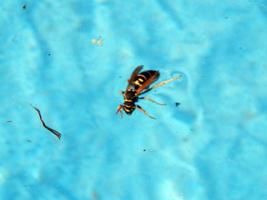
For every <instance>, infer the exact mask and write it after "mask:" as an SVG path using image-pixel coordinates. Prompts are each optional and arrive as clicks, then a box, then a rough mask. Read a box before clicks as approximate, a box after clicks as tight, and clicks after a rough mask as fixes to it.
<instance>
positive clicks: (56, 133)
mask: <svg viewBox="0 0 267 200" xmlns="http://www.w3.org/2000/svg"><path fill="white" fill-rule="evenodd" d="M31 106H32V107H33V109H34V110H36V111H37V113H38V115H39V118H40V120H41V122H42V125H43V127H45V128H46V129H47V130H49V131H50V132H51V133H53V134H54V135H55V136H57V138H58V139H60V138H61V133H59V132H58V131H56V130H54V129H52V128H50V127H48V126H46V124H45V122H44V120H43V118H42V115H41V112H40V110H39V109H38V108H36V107H34V106H33V105H31Z"/></svg>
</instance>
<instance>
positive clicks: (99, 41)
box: [91, 36, 104, 46]
mask: <svg viewBox="0 0 267 200" xmlns="http://www.w3.org/2000/svg"><path fill="white" fill-rule="evenodd" d="M103 41H104V40H103V38H102V37H101V36H99V37H98V38H93V39H92V40H91V43H92V44H93V45H95V46H102V45H103Z"/></svg>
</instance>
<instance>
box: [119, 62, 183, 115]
mask: <svg viewBox="0 0 267 200" xmlns="http://www.w3.org/2000/svg"><path fill="white" fill-rule="evenodd" d="M142 69H143V65H140V66H138V67H136V68H135V70H134V71H133V72H132V74H131V77H130V79H129V80H128V85H127V88H126V90H125V91H122V92H121V93H122V95H123V99H124V103H123V104H121V105H119V106H118V109H117V113H120V114H121V115H122V109H123V110H124V112H125V113H126V114H128V115H131V114H132V113H133V111H134V110H135V109H137V110H139V111H141V112H143V113H144V114H145V115H147V116H148V117H150V118H151V119H155V118H154V117H153V116H151V115H149V114H148V113H147V112H146V111H145V110H144V109H143V108H142V107H141V106H140V105H137V104H136V103H137V102H138V100H139V99H144V100H148V101H150V102H153V103H156V104H158V105H165V104H162V103H158V102H156V101H155V100H153V99H151V98H149V97H147V96H144V97H142V95H144V94H146V93H147V92H149V91H151V90H153V89H156V88H158V87H161V86H163V85H165V84H167V83H169V82H171V81H174V80H177V79H179V78H180V76H177V77H173V78H171V79H168V80H165V81H162V82H160V83H157V84H155V85H153V86H152V84H153V83H155V82H156V81H157V80H158V78H159V76H160V73H159V71H155V70H147V71H143V72H141V71H142Z"/></svg>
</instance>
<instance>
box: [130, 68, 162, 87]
mask: <svg viewBox="0 0 267 200" xmlns="http://www.w3.org/2000/svg"><path fill="white" fill-rule="evenodd" d="M152 76H156V79H158V77H159V72H158V71H155V70H148V71H144V72H142V73H140V74H138V75H137V76H136V79H135V80H134V81H133V85H134V88H135V89H136V90H137V89H138V88H139V87H141V86H142V85H143V84H144V83H145V82H146V81H147V80H148V79H149V78H151V77H152Z"/></svg>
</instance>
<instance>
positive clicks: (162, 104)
mask: <svg viewBox="0 0 267 200" xmlns="http://www.w3.org/2000/svg"><path fill="white" fill-rule="evenodd" d="M138 99H145V100H148V101H150V102H152V103H155V104H158V105H161V106H164V105H166V104H165V103H159V102H157V101H155V100H153V99H151V98H149V97H139V98H138Z"/></svg>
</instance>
